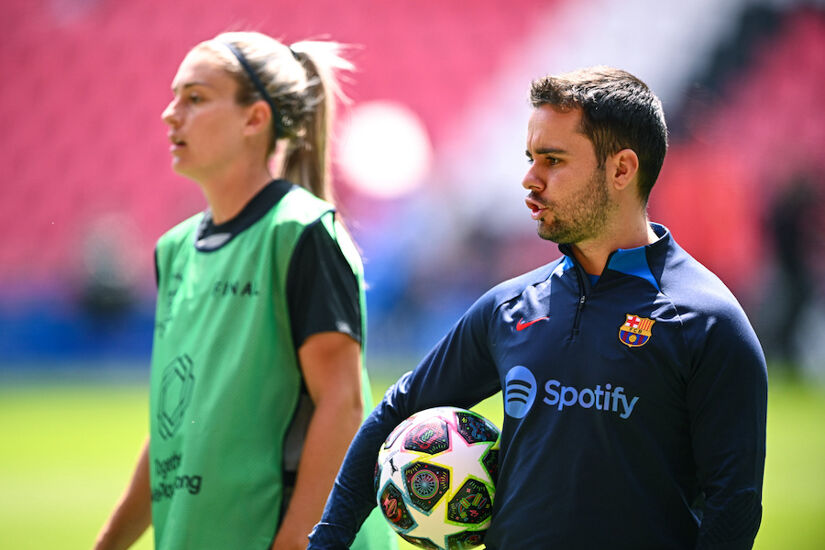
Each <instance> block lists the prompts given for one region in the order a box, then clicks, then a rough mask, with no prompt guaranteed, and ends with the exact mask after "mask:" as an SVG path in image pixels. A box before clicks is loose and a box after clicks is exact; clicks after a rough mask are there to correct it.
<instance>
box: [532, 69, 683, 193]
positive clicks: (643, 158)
mask: <svg viewBox="0 0 825 550" xmlns="http://www.w3.org/2000/svg"><path fill="white" fill-rule="evenodd" d="M530 102H531V103H532V105H533V107H536V108H537V107H541V106H542V105H550V106H551V107H554V108H556V109H559V110H561V111H563V112H564V111H569V110H570V109H575V108H579V109H581V110H582V122H581V132H582V133H583V134H584V135H585V136H587V138H588V139H589V140H590V141H591V142H592V143H593V148H594V149H595V151H596V160H597V162H598V164H599V167H600V168H603V167H604V163H605V161H606V160H607V157H608V156H610V155H612V154H614V153H617V152H619V151H621V150H622V149H632V150H633V151H634V152H635V153H636V155H637V156H638V157H639V180H638V181H639V194H640V195H641V199H642V201H643V204H647V200H648V198H649V197H650V190H651V189H652V188H653V184H654V183H656V178H657V177H659V171H660V170H661V169H662V163H663V162H664V160H665V152H666V151H667V125H666V124H665V115H664V111H663V109H662V102H661V101H659V98H658V97H656V95H654V94H653V92H652V91H651V90H650V88H648V87H647V85H646V84H645V83H644V82H642V81H641V80H639V79H638V78H636V77H635V76H633V75H632V74H630V73H628V72H626V71H622V70H620V69H614V68H611V67H590V68H586V69H580V70H577V71H573V72H570V73H565V74H561V75H554V76H546V77H544V78H540V79H537V80H534V81H533V84H532V86H531V88H530Z"/></svg>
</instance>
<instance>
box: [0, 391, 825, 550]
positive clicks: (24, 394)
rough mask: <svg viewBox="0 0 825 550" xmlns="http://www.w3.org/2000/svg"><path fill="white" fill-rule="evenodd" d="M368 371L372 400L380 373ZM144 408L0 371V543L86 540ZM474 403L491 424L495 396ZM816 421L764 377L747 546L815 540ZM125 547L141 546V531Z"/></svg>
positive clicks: (818, 508)
mask: <svg viewBox="0 0 825 550" xmlns="http://www.w3.org/2000/svg"><path fill="white" fill-rule="evenodd" d="M374 378H375V379H374V380H373V382H374V384H373V385H374V389H375V394H376V398H377V397H379V396H380V395H382V394H383V391H384V390H385V389H386V387H387V386H388V384H389V382H390V381H389V380H381V379H380V378H379V377H377V376H376V377H374ZM147 408H148V404H147V398H146V386H145V385H142V384H135V383H126V382H109V383H98V384H91V383H87V382H86V383H83V382H81V381H78V380H72V381H63V382H62V383H58V382H54V381H52V382H49V383H43V382H39V383H34V382H31V381H28V382H20V381H17V382H13V381H9V380H7V379H0V548H14V549H16V550H28V549H32V550H35V549H36V550H40V549H45V548H91V545H92V542H93V540H94V537H95V534H96V533H97V530H98V528H99V527H100V525H101V524H102V522H103V521H104V519H105V518H106V516H107V515H108V513H109V511H110V509H111V507H112V505H113V504H114V502H115V501H116V500H117V498H118V496H119V494H120V492H121V491H122V489H123V487H124V486H125V484H126V481H127V479H128V477H129V475H130V473H131V470H132V467H133V465H134V462H135V460H136V458H137V452H138V449H139V447H140V445H141V442H142V441H143V438H144V437H145V434H146V432H147V421H148V418H147ZM476 410H478V411H479V412H481V413H482V414H484V415H485V416H487V417H488V418H490V419H491V420H493V421H494V422H495V423H496V424H498V425H499V426H500V425H501V411H500V400H499V399H498V398H493V399H491V400H489V401H487V402H485V403H483V404H481V405H480V406H479V407H477V408H476ZM823 422H825V389H823V388H819V389H818V390H817V389H812V388H810V387H806V386H803V385H801V384H797V383H791V382H787V381H784V380H782V379H779V378H777V377H775V376H772V378H771V390H770V401H769V405H768V456H767V467H766V473H765V496H764V517H763V520H762V528H761V530H760V532H759V536H758V537H757V539H756V546H755V548H756V549H757V550H771V549H783V550H784V549H788V548H793V549H795V550H806V549H811V550H814V549H822V548H825V477H824V476H823V471H824V470H823V465H825V428H823ZM135 548H136V550H149V549H151V548H152V542H151V536H149V535H148V534H147V535H144V537H143V538H142V539H141V540H140V542H139V543H138V544H137V545H136V546H135ZM402 548H404V549H408V548H412V547H410V546H402Z"/></svg>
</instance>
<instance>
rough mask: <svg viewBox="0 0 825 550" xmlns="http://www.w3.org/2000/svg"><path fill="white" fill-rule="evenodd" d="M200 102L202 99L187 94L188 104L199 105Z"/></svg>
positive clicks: (195, 95) (196, 95)
mask: <svg viewBox="0 0 825 550" xmlns="http://www.w3.org/2000/svg"><path fill="white" fill-rule="evenodd" d="M201 101H202V98H201V96H199V95H198V94H189V102H190V103H200V102H201Z"/></svg>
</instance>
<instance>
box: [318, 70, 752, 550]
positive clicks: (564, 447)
mask: <svg viewBox="0 0 825 550" xmlns="http://www.w3.org/2000/svg"><path fill="white" fill-rule="evenodd" d="M531 101H532V105H533V107H534V110H533V113H532V116H531V117H530V121H529V124H528V130H527V157H528V159H529V163H530V168H529V169H528V171H527V175H526V176H525V178H524V182H523V186H524V187H525V189H527V190H528V191H529V194H528V195H527V198H526V204H527V206H528V208H529V209H530V210H531V213H532V217H533V218H534V219H535V220H536V222H537V224H538V234H539V236H541V237H542V238H543V239H547V240H551V241H554V242H557V243H559V245H560V246H559V249H560V250H561V251H562V252H563V254H564V255H563V256H562V257H561V258H560V259H558V260H556V261H554V262H552V263H550V264H548V265H546V266H544V267H541V268H539V269H537V270H535V271H532V272H530V273H527V274H525V275H522V276H519V277H516V278H514V279H512V280H510V281H506V282H504V283H502V284H500V285H498V286H496V287H495V288H493V289H492V290H490V291H489V292H487V293H486V294H485V295H484V296H482V297H481V298H480V299H479V300H478V301H477V302H476V303H475V304H474V305H473V306H472V307H471V308H470V309H469V310H468V311H467V313H465V315H464V316H463V317H462V318H461V319H460V320H459V321H458V323H457V324H456V325H455V326H454V327H453V329H452V330H451V331H450V332H449V333H448V334H447V335H446V336H445V337H444V339H443V340H442V341H441V342H439V343H438V345H437V346H436V347H435V348H434V349H433V350H432V351H431V352H430V354H429V355H428V356H427V357H426V358H425V359H424V360H423V361H422V363H421V364H420V365H419V366H418V367H417V368H416V369H415V370H414V371H412V372H411V373H407V374H406V375H404V376H403V377H402V378H401V379H400V380H399V381H398V382H397V383H396V384H395V385H394V386H393V387H392V388H391V389H390V390H389V391H388V392H387V394H386V396H385V398H384V400H383V401H382V403H381V404H380V405H379V406H378V407H377V408H376V409H375V410H374V411H373V413H372V414H371V415H370V417H369V418H368V419H367V420H366V421H365V423H364V424H363V425H362V427H361V429H360V431H359V433H358V435H357V436H356V438H355V440H354V441H353V443H352V445H351V446H350V449H349V452H348V454H347V458H346V459H345V462H344V464H343V466H342V469H341V471H340V472H339V475H338V479H337V481H336V484H335V487H334V489H333V491H332V493H331V495H330V498H329V500H328V501H327V506H326V510H325V512H324V516H323V518H322V520H321V522H320V523H319V524H318V525H317V526H316V527H315V530H314V532H313V534H312V536H311V537H310V545H309V548H313V549H316V548H324V549H328V548H346V547H347V545H348V544H349V542H350V541H351V540H352V537H353V535H354V533H355V532H356V529H357V527H358V525H359V524H360V522H361V521H362V520H363V518H364V517H365V516H366V514H367V512H368V511H369V510H370V509H371V508H372V507H373V506H374V505H375V495H374V494H373V491H372V488H373V484H372V475H373V471H374V465H375V458H376V454H377V451H378V448H379V446H380V444H381V442H382V441H383V439H384V438H385V436H386V435H387V434H388V433H389V432H390V431H391V430H392V429H393V427H395V426H396V425H397V424H398V423H400V422H401V421H402V420H404V419H405V418H406V417H408V416H409V415H410V414H412V413H413V412H416V411H418V410H421V409H425V408H429V407H433V406H439V405H454V406H459V407H470V406H472V405H474V404H475V403H477V402H479V401H480V400H482V399H484V398H486V397H488V396H490V395H492V394H493V393H495V392H496V391H498V390H502V391H503V392H504V408H505V411H504V412H505V414H504V422H503V426H502V433H501V454H500V460H499V470H500V471H499V477H498V482H497V492H496V498H495V502H494V509H493V516H492V524H491V527H490V529H489V531H488V533H487V537H486V539H485V544H486V545H487V548H488V549H492V550H522V549H533V548H564V549H577V548H583V549H589V548H613V549H616V548H627V549H633V550H639V549H642V548H655V549H664V548H722V547H724V548H750V547H751V546H752V544H753V540H754V537H755V536H756V532H757V530H758V528H759V523H760V519H761V492H762V475H763V470H764V458H765V419H766V401H767V371H766V365H765V359H764V356H763V353H762V350H761V347H760V345H759V342H758V340H757V338H756V335H755V334H754V332H753V329H752V328H751V326H750V324H749V322H748V320H747V318H746V316H745V314H744V312H743V311H742V309H741V307H740V306H739V304H738V303H737V301H736V299H735V298H734V297H733V295H732V294H731V293H730V292H729V291H728V290H727V288H726V287H725V286H724V285H723V284H722V283H721V282H720V281H719V279H717V278H716V277H715V276H714V275H713V274H711V273H710V272H709V271H708V270H707V269H705V268H704V267H702V266H701V265H700V264H699V263H698V262H696V260H694V259H693V258H691V257H690V256H689V255H688V254H687V253H686V252H685V251H684V250H683V249H681V248H680V247H679V246H678V245H677V244H676V242H675V241H674V238H673V236H672V235H671V234H670V232H669V231H668V230H667V229H666V228H665V227H663V226H661V225H657V224H651V223H650V222H649V221H648V218H647V214H646V204H647V199H648V196H649V194H650V190H651V188H652V186H653V184H654V183H655V181H656V178H657V177H658V174H659V170H660V168H661V166H662V162H663V160H664V156H665V151H666V148H667V129H666V125H665V120H664V114H663V111H662V106H661V102H660V101H659V100H658V98H656V96H655V95H654V94H653V93H652V92H651V91H650V90H649V89H648V88H647V86H646V85H645V84H644V83H643V82H641V81H640V80H638V79H637V78H635V77H634V76H633V75H630V74H628V73H626V72H624V71H620V70H616V69H611V68H606V67H597V68H591V69H584V70H580V71H576V72H573V73H569V74H564V75H561V76H557V77H546V78H542V79H540V80H537V81H535V82H534V83H533V85H532V90H531ZM697 177H701V167H697ZM514 389H515V390H516V391H513V390H514ZM525 389H526V391H524V390H525Z"/></svg>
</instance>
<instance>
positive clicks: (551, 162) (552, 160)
mask: <svg viewBox="0 0 825 550" xmlns="http://www.w3.org/2000/svg"><path fill="white" fill-rule="evenodd" d="M559 162H561V161H560V160H559V159H557V158H556V157H547V164H549V165H550V166H555V165H557V164H558V163H559Z"/></svg>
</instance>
